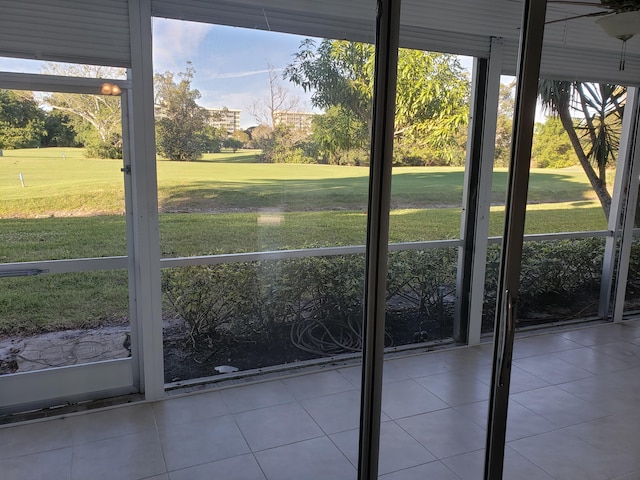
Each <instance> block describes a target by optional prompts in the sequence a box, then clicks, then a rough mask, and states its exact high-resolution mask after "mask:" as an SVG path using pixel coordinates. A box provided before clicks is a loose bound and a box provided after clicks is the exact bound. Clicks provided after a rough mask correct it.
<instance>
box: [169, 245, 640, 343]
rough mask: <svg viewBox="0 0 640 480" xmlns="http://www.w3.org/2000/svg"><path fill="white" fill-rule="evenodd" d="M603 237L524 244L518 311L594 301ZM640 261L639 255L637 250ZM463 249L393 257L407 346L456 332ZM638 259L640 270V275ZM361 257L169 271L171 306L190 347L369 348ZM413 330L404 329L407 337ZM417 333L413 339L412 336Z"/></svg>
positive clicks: (494, 261) (490, 272)
mask: <svg viewBox="0 0 640 480" xmlns="http://www.w3.org/2000/svg"><path fill="white" fill-rule="evenodd" d="M602 252H603V240H602V239H598V238H595V239H584V240H561V241H545V242H527V243H525V244H524V246H523V263H522V274H521V286H520V292H519V297H518V315H519V318H520V319H526V318H527V316H533V317H534V318H535V317H536V315H538V314H539V313H540V312H544V311H545V310H548V311H551V312H553V311H554V310H555V311H558V310H560V309H566V307H567V306H571V305H573V304H574V303H575V304H578V303H579V302H581V301H583V300H584V299H585V298H587V299H590V298H593V296H594V295H596V296H597V291H598V289H599V284H600V275H601V270H602ZM634 252H635V257H634V258H636V257H637V258H639V259H640V247H636V248H635V250H634ZM457 255H458V249H457V248H440V249H428V250H405V251H398V252H391V253H390V254H389V261H388V276H387V310H388V313H389V315H388V322H387V326H388V331H389V332H391V333H394V334H395V332H396V330H395V327H396V324H395V323H394V322H396V321H399V319H401V320H403V325H404V326H403V328H405V329H409V330H410V332H409V335H408V337H409V338H412V339H413V340H407V339H406V338H404V337H403V339H401V340H400V341H396V339H392V338H391V336H390V333H388V334H387V336H388V340H389V342H388V344H390V343H391V342H392V341H393V342H395V343H396V344H397V343H407V342H409V341H414V342H417V341H424V340H426V339H427V338H433V336H432V335H431V336H430V335H429V334H428V332H426V330H427V329H426V328H425V325H430V326H431V328H436V330H435V331H436V332H439V333H436V334H438V335H445V336H446V335H450V332H451V326H452V322H453V310H454V306H455V298H456V271H457ZM499 255H500V247H499V246H498V245H494V246H491V247H490V249H489V252H488V263H487V276H486V279H487V280H486V284H485V305H484V320H485V327H490V326H492V325H493V317H494V316H495V302H496V294H497V274H498V269H499ZM638 265H640V260H638V261H637V262H636V267H633V268H636V270H638V271H639V272H640V268H638V267H637V266H638ZM364 278H365V262H364V255H361V254H360V255H338V256H326V257H307V258H299V259H286V260H263V261H258V262H245V263H230V264H221V265H210V266H197V267H183V268H176V269H170V270H167V271H164V272H163V278H162V286H163V291H164V295H165V299H166V302H167V304H168V306H170V307H171V308H172V309H173V311H174V312H175V314H176V315H178V316H180V317H181V318H183V319H184V321H185V323H186V324H187V325H188V327H189V339H190V340H191V342H192V343H193V345H194V346H195V345H200V346H202V345H205V346H208V347H210V348H216V346H217V345H218V342H219V341H220V340H225V341H242V342H247V341H250V342H254V343H255V342H260V343H269V344H271V343H276V342H286V341H289V339H290V341H291V342H292V343H293V344H294V345H296V346H297V347H298V348H300V349H302V350H305V351H307V352H311V353H314V354H316V355H335V354H338V353H345V352H356V351H360V350H361V348H362V338H363V332H362V318H363V298H364ZM404 333H406V332H404ZM411 333H412V334H411Z"/></svg>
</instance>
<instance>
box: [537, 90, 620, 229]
mask: <svg viewBox="0 0 640 480" xmlns="http://www.w3.org/2000/svg"><path fill="white" fill-rule="evenodd" d="M626 93H627V92H626V89H625V88H624V87H621V86H619V85H611V84H605V83H602V84H593V83H582V82H569V81H560V80H546V79H544V80H540V83H539V87H538V95H539V97H540V99H541V101H542V103H543V104H544V105H545V107H546V108H547V109H548V110H550V111H551V112H552V113H554V114H556V115H558V117H559V118H560V121H561V122H562V126H563V127H564V129H565V130H566V131H567V134H568V135H569V140H570V141H571V146H572V147H573V149H574V151H575V153H576V155H577V157H578V161H579V162H580V165H581V166H582V169H583V170H584V172H585V174H586V175H587V178H588V179H589V183H590V184H591V186H592V187H593V190H594V192H595V193H596V195H597V196H598V200H600V204H601V205H602V210H603V211H604V214H605V216H606V217H607V218H609V211H610V209H611V194H610V193H609V190H608V189H607V166H608V165H609V163H610V162H612V161H615V156H616V154H617V151H618V146H619V140H620V129H621V125H622V114H623V110H624V103H625V101H626ZM573 114H575V115H576V119H577V121H574V118H573Z"/></svg>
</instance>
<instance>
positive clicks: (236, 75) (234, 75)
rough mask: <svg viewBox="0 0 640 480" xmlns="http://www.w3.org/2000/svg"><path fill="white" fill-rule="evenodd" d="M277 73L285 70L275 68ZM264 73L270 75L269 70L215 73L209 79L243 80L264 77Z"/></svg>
mask: <svg viewBox="0 0 640 480" xmlns="http://www.w3.org/2000/svg"><path fill="white" fill-rule="evenodd" d="M274 70H275V71H278V70H284V69H283V68H274ZM263 73H269V69H265V70H249V71H246V72H228V73H213V74H211V75H209V78H241V77H250V76H252V75H262V74H263Z"/></svg>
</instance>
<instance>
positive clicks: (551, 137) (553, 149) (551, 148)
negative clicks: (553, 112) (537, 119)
mask: <svg viewBox="0 0 640 480" xmlns="http://www.w3.org/2000/svg"><path fill="white" fill-rule="evenodd" d="M531 156H532V160H533V161H535V162H536V164H537V166H538V167H540V168H564V167H570V166H572V165H575V164H577V163H578V158H577V157H576V155H575V152H574V151H573V148H572V147H571V141H570V140H569V136H568V135H567V132H566V130H565V129H564V127H563V126H562V122H561V121H560V119H559V118H556V117H549V118H547V121H546V122H545V123H537V124H536V126H535V130H534V136H533V148H532V151H531Z"/></svg>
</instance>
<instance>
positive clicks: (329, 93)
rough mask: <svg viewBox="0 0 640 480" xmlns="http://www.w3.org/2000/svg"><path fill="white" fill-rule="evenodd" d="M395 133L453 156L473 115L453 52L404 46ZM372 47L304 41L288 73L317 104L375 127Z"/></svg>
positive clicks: (465, 80) (402, 139) (401, 139)
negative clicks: (411, 48)
mask: <svg viewBox="0 0 640 480" xmlns="http://www.w3.org/2000/svg"><path fill="white" fill-rule="evenodd" d="M398 55H399V58H398V90H397V91H398V94H397V97H396V121H395V132H394V133H395V138H396V141H397V142H399V143H402V142H404V143H406V144H408V145H411V146H412V148H427V149H430V150H432V151H435V150H438V151H439V153H440V154H442V155H443V156H451V151H452V149H455V146H456V145H457V139H456V137H457V133H458V131H459V128H460V126H461V125H464V124H466V122H467V120H468V114H469V102H468V98H469V80H468V78H467V74H466V72H465V71H464V69H463V68H462V66H461V65H460V63H459V61H458V59H457V58H456V57H455V56H453V55H447V54H441V53H433V52H422V51H419V50H409V49H400V51H399V54H398ZM373 70H374V47H373V45H370V44H364V43H354V42H348V41H343V40H323V41H322V42H320V44H319V45H316V42H315V41H314V40H310V39H307V40H305V41H303V42H302V44H301V45H300V49H299V51H298V53H297V54H296V55H295V57H294V61H293V63H291V64H290V65H289V66H288V67H287V68H286V69H285V72H284V77H285V78H287V79H289V80H290V81H292V82H293V83H295V84H297V85H299V86H301V87H302V88H304V89H305V91H310V92H312V97H311V100H312V102H313V104H314V106H316V107H318V108H323V109H328V108H329V107H331V106H339V107H341V108H343V109H344V110H346V111H349V112H351V113H352V114H353V115H354V116H355V118H357V119H359V120H360V121H362V122H364V124H365V125H366V126H367V129H368V131H370V130H371V121H372V118H371V115H372V111H371V108H372V98H373V73H374V72H373Z"/></svg>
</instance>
